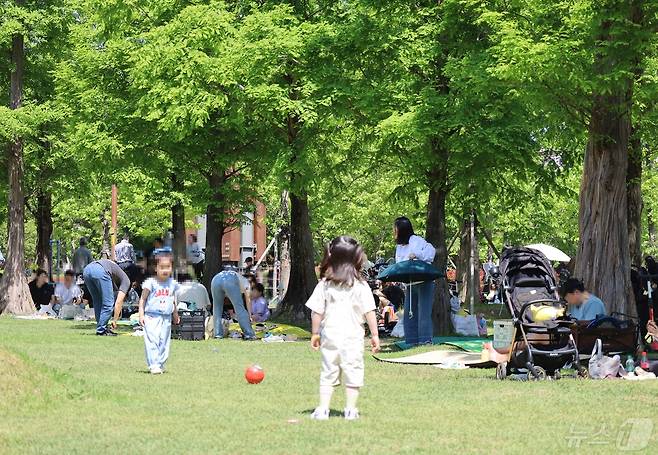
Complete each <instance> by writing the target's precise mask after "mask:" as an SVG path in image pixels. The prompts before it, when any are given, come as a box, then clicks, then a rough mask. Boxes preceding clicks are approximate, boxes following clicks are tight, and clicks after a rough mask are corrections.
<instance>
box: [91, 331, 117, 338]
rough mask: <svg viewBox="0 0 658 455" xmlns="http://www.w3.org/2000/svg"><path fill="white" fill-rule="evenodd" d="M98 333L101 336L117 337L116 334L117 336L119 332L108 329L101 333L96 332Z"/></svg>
mask: <svg viewBox="0 0 658 455" xmlns="http://www.w3.org/2000/svg"><path fill="white" fill-rule="evenodd" d="M96 335H97V336H99V337H115V336H117V334H116V333H114V332H113V331H111V330H106V331H105V332H100V333H99V332H96Z"/></svg>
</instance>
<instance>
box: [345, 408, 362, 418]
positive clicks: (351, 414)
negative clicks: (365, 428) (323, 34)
mask: <svg viewBox="0 0 658 455" xmlns="http://www.w3.org/2000/svg"><path fill="white" fill-rule="evenodd" d="M344 413H345V420H358V419H359V410H358V409H356V408H351V409H350V408H345V411H344Z"/></svg>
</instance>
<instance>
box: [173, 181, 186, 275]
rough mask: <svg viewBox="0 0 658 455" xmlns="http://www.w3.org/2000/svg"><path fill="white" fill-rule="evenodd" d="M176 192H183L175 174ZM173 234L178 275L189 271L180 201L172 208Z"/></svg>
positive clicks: (174, 184)
mask: <svg viewBox="0 0 658 455" xmlns="http://www.w3.org/2000/svg"><path fill="white" fill-rule="evenodd" d="M171 184H172V187H173V189H174V191H176V192H179V191H182V190H183V188H182V186H183V185H182V183H181V182H180V181H179V180H178V178H177V177H176V175H175V174H172V175H171ZM171 232H172V233H173V235H174V245H173V249H174V264H175V267H176V271H177V272H178V273H184V272H186V271H187V241H186V238H185V207H184V206H183V203H182V202H181V201H180V199H178V198H177V200H176V203H175V204H174V205H173V206H172V207H171Z"/></svg>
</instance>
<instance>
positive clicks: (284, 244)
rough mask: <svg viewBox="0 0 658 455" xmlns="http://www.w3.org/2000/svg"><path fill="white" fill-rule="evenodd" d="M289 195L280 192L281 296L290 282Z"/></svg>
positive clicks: (284, 293)
mask: <svg viewBox="0 0 658 455" xmlns="http://www.w3.org/2000/svg"><path fill="white" fill-rule="evenodd" d="M288 205H289V197H288V192H287V191H283V192H282V193H281V218H282V219H283V220H285V223H286V224H285V225H284V226H283V228H282V229H281V239H280V243H279V248H280V256H279V258H280V259H279V262H280V263H281V275H280V277H279V281H280V283H281V284H280V289H281V298H283V297H285V295H286V291H287V290H288V283H289V282H290V210H289V209H288Z"/></svg>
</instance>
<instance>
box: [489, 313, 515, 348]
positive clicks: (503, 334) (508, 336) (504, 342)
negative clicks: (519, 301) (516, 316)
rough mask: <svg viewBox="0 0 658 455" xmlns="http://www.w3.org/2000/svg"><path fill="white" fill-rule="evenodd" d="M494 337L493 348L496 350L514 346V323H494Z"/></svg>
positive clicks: (501, 321)
mask: <svg viewBox="0 0 658 455" xmlns="http://www.w3.org/2000/svg"><path fill="white" fill-rule="evenodd" d="M493 327H494V336H493V347H494V349H505V348H508V347H510V345H511V344H512V338H513V337H514V322H512V320H511V319H502V320H497V321H494V322H493Z"/></svg>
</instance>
